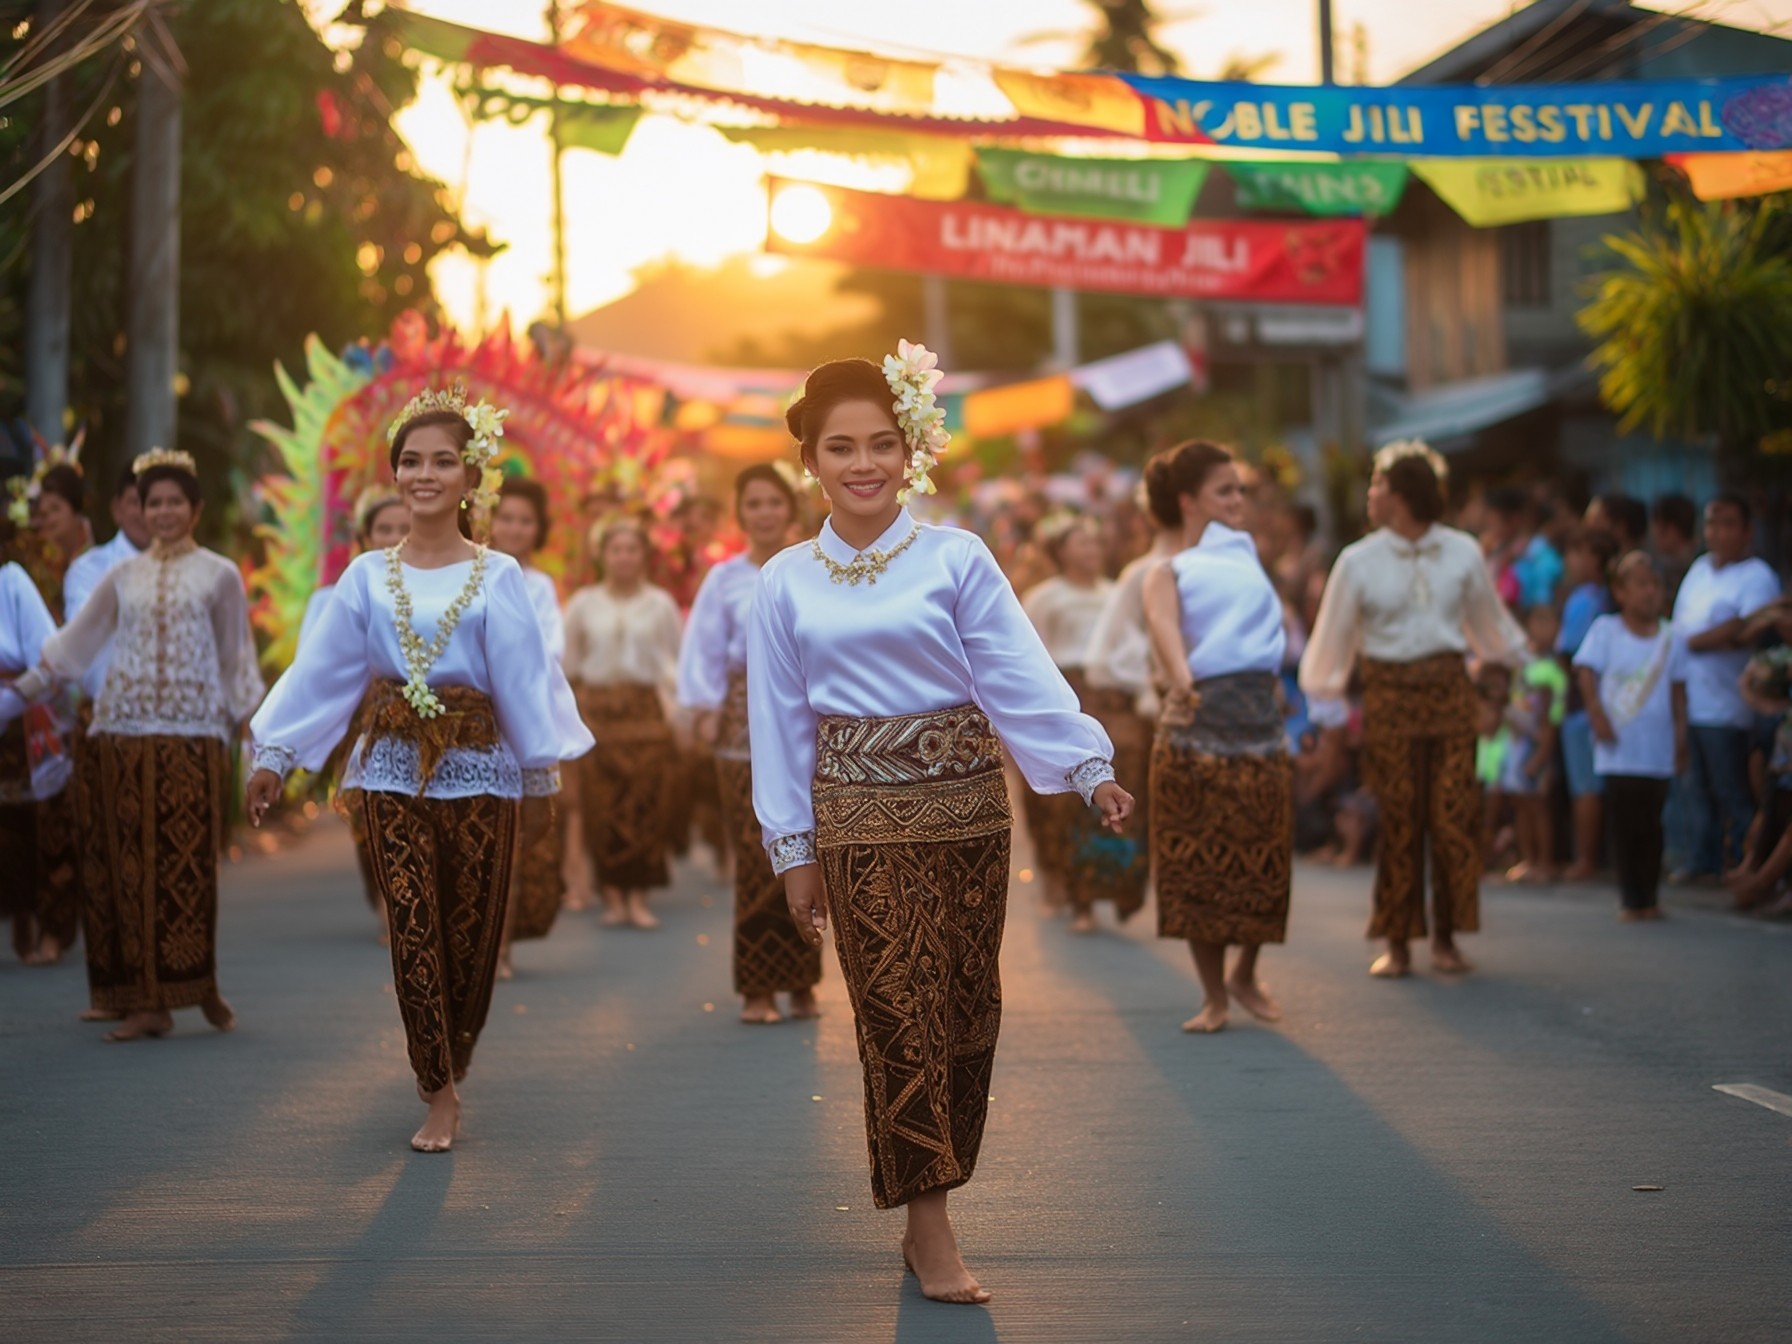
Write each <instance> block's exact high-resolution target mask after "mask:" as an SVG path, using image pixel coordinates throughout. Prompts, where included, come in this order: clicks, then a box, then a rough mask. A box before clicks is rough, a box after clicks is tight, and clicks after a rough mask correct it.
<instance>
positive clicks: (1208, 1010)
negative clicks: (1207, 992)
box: [1182, 1003, 1226, 1036]
mask: <svg viewBox="0 0 1792 1344" xmlns="http://www.w3.org/2000/svg"><path fill="white" fill-rule="evenodd" d="M1182 1029H1183V1030H1184V1031H1186V1032H1188V1033H1189V1034H1190V1035H1191V1036H1212V1035H1213V1034H1214V1033H1215V1032H1220V1031H1224V1030H1225V1029H1226V1010H1225V1009H1224V1008H1218V1007H1215V1006H1214V1005H1213V1004H1211V1003H1210V1004H1208V1005H1207V1006H1206V1007H1205V1008H1203V1009H1202V1010H1201V1011H1200V1012H1198V1013H1196V1014H1195V1015H1194V1016H1193V1017H1191V1018H1189V1020H1188V1021H1186V1022H1184V1023H1183V1024H1182Z"/></svg>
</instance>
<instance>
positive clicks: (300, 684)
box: [249, 550, 592, 798]
mask: <svg viewBox="0 0 1792 1344" xmlns="http://www.w3.org/2000/svg"><path fill="white" fill-rule="evenodd" d="M472 563H473V562H472V561H470V560H463V561H461V562H460V563H458V564H453V565H444V566H442V567H441V568H439V569H413V568H412V567H411V566H409V565H404V566H403V567H402V573H403V578H404V587H405V590H406V591H407V592H408V593H409V594H410V598H411V628H412V629H413V630H415V631H416V633H417V636H418V637H419V638H420V639H422V640H423V641H424V643H425V644H429V643H431V642H433V641H434V639H435V637H436V633H437V631H438V630H439V629H440V627H441V622H442V618H443V616H444V615H445V614H446V613H447V610H448V608H449V607H450V606H451V605H453V603H454V601H455V599H456V598H457V597H458V596H459V595H460V593H461V590H462V589H463V588H465V587H466V585H467V580H468V578H469V577H470V571H471V569H472ZM397 618H398V612H397V607H396V598H395V595H394V593H393V591H392V587H391V585H390V582H389V579H388V560H387V557H386V553H385V552H384V551H373V552H369V553H368V554H366V555H362V556H358V557H356V559H355V560H354V561H353V562H352V563H351V564H350V565H349V567H348V568H347V569H346V570H344V571H343V574H342V578H341V579H340V580H339V581H338V582H337V584H336V591H335V594H334V595H333V596H332V597H331V599H330V601H329V602H328V603H327V604H326V605H325V606H324V609H323V612H322V614H321V615H320V616H319V617H318V620H317V625H316V627H315V628H314V629H313V630H311V631H310V632H309V633H308V634H307V635H306V637H305V638H304V639H303V640H301V641H300V643H299V650H298V653H297V655H296V656H295V657H294V658H293V663H292V666H291V667H289V668H287V670H286V675H284V676H283V677H281V678H280V680H279V681H278V682H277V683H276V684H275V686H274V689H273V690H272V691H270V692H269V693H268V698H267V703H265V704H264V705H263V706H262V707H261V712H260V713H258V714H257V715H256V716H255V719H254V721H253V722H252V723H251V724H250V725H249V729H250V732H251V734H252V735H253V736H254V739H255V764H256V767H257V768H258V769H267V770H273V771H275V772H276V773H277V774H281V775H284V774H285V773H287V771H289V770H291V769H292V768H293V767H294V766H295V765H296V766H302V767H304V768H305V769H307V770H319V769H321V768H322V767H323V764H324V762H325V761H326V760H327V759H328V758H329V755H330V752H331V751H332V750H333V749H334V748H335V746H336V744H337V743H338V742H340V741H341V740H342V738H343V736H344V735H345V734H346V733H347V732H348V729H349V724H350V722H351V721H352V720H353V718H354V716H355V710H356V709H357V708H359V706H360V704H361V700H362V697H363V696H364V695H365V694H366V692H367V688H368V686H369V684H370V683H372V682H373V681H376V680H379V681H398V682H402V681H405V680H406V679H407V678H408V676H409V672H408V671H407V669H406V664H405V657H404V651H403V648H402V647H401V646H400V644H399V642H398V626H397ZM428 681H429V684H430V685H431V686H432V687H434V688H436V689H438V690H439V689H442V688H445V687H449V686H465V687H470V688H471V689H473V690H476V691H480V692H483V693H484V694H485V695H488V696H490V697H491V701H492V707H493V709H494V710H495V712H496V717H497V721H498V737H499V741H498V744H497V746H495V747H491V748H484V747H477V748H476V747H453V748H450V749H449V750H448V752H447V753H446V754H445V755H444V756H443V758H442V761H441V764H440V765H439V766H438V767H437V768H436V771H435V774H434V775H433V776H432V777H431V779H430V781H429V786H428V788H426V789H423V790H421V792H422V793H423V796H425V797H428V798H467V797H473V796H475V795H478V794H490V795H493V796H495V797H499V798H518V797H521V796H523V794H524V793H552V792H554V791H556V790H557V789H558V787H559V765H560V762H561V761H567V760H572V759H573V758H575V757H577V756H582V755H584V753H585V752H587V751H589V750H590V749H591V745H592V741H591V734H590V733H589V732H588V731H586V728H585V725H584V724H583V723H582V722H581V721H580V719H579V711H578V706H577V705H576V704H574V702H573V697H572V690H571V688H570V687H569V686H567V684H566V677H565V675H564V674H563V673H562V672H561V670H560V665H559V663H557V662H556V661H555V660H554V659H553V658H551V657H549V655H548V646H547V639H546V637H545V636H544V635H543V633H542V630H541V622H540V620H539V619H538V618H537V616H536V613H535V608H534V607H533V606H532V605H531V603H530V601H529V593H528V589H527V587H526V586H525V585H524V582H523V571H522V568H521V566H519V565H518V564H517V562H516V561H515V560H512V559H511V558H510V557H509V556H507V555H501V554H499V553H498V552H497V551H489V550H488V551H487V552H486V557H485V579H484V582H483V583H481V584H480V586H479V590H478V591H477V592H476V593H474V595H473V598H472V600H471V602H469V603H468V605H467V607H466V610H465V611H464V612H463V613H462V615H461V618H460V623H459V624H458V625H456V626H455V627H454V633H453V634H452V635H451V636H450V637H449V639H448V643H447V647H445V648H444V649H443V650H442V656H441V657H440V658H438V659H437V660H436V662H435V664H434V666H432V667H431V668H430V670H429V676H428ZM420 778H421V774H420V771H419V769H418V753H417V747H416V745H415V744H414V743H411V742H407V741H402V740H399V739H396V738H382V739H380V740H379V741H377V742H375V743H373V744H372V746H371V749H369V748H368V744H366V743H365V742H364V741H363V742H359V743H357V744H356V745H355V747H354V749H353V750H352V751H351V752H350V754H349V759H348V764H347V767H346V768H345V769H344V771H343V779H342V782H343V786H344V787H345V788H360V789H374V790H377V791H380V792H386V793H409V794H416V793H418V792H419V789H418V783H419V780H420Z"/></svg>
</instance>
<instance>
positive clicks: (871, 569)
mask: <svg viewBox="0 0 1792 1344" xmlns="http://www.w3.org/2000/svg"><path fill="white" fill-rule="evenodd" d="M920 535H921V525H920V524H919V523H916V524H915V525H914V526H913V527H911V528H910V529H909V530H908V535H907V536H906V537H904V538H903V539H902V540H901V541H899V542H897V543H896V544H895V545H894V546H892V547H890V548H889V550H887V551H873V550H869V549H867V550H863V551H860V552H859V553H858V554H857V555H855V556H853V558H852V559H851V560H849V561H848V562H847V563H846V564H844V565H843V564H841V563H840V562H839V561H838V560H836V559H834V557H833V556H831V555H829V554H828V553H827V552H826V551H824V550H822V549H821V538H820V537H817V538H815V540H814V541H812V542H810V543H809V549H810V550H811V551H813V552H814V554H815V558H816V559H817V560H819V561H821V563H822V564H824V565H826V566H827V571H828V578H829V579H831V580H832V581H833V582H835V583H844V584H845V585H846V586H847V587H848V588H857V587H858V586H859V584H861V583H876V582H877V580H878V578H879V576H881V575H882V574H883V572H884V571H885V570H886V569H888V568H889V567H890V561H892V560H894V559H895V558H896V557H897V556H899V555H901V554H902V553H903V552H904V551H906V550H907V549H908V548H909V547H910V546H913V545H914V544H915V538H916V537H918V536H920Z"/></svg>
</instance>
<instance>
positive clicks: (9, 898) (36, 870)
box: [0, 718, 81, 956]
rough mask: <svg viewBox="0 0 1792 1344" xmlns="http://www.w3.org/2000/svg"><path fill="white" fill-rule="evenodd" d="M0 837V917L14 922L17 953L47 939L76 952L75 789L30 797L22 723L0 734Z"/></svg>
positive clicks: (78, 885) (78, 919)
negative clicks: (0, 889)
mask: <svg viewBox="0 0 1792 1344" xmlns="http://www.w3.org/2000/svg"><path fill="white" fill-rule="evenodd" d="M0 832H3V834H0V873H4V874H5V879H4V881H3V882H0V886H4V888H5V894H4V895H0V915H10V916H11V917H12V920H13V947H14V950H15V951H17V952H18V953H19V954H20V955H21V956H25V955H27V954H29V953H30V952H32V951H34V950H35V948H36V944H37V942H38V941H40V940H41V939H44V938H53V939H55V940H56V945H57V946H58V947H61V948H64V949H67V948H71V947H73V946H74V945H75V938H76V936H77V935H78V934H79V933H80V925H81V882H80V873H79V871H78V864H79V856H80V843H79V840H78V838H77V835H76V831H75V788H74V785H73V784H72V783H71V784H69V785H67V786H66V787H64V788H63V790H62V792H61V793H58V794H57V795H56V796H55V797H54V798H44V799H37V798H34V797H33V796H32V793H31V762H30V756H29V754H28V753H27V750H26V746H25V721H24V720H23V719H22V718H18V719H14V720H13V721H12V722H11V723H9V724H7V725H6V727H5V729H4V730H3V731H0Z"/></svg>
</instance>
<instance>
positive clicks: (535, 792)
mask: <svg viewBox="0 0 1792 1344" xmlns="http://www.w3.org/2000/svg"><path fill="white" fill-rule="evenodd" d="M559 792H560V767H559V766H557V765H549V766H544V767H543V768H541V769H539V770H530V769H527V768H525V769H524V771H523V797H525V798H551V797H553V796H554V795H555V794H556V793H559Z"/></svg>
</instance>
